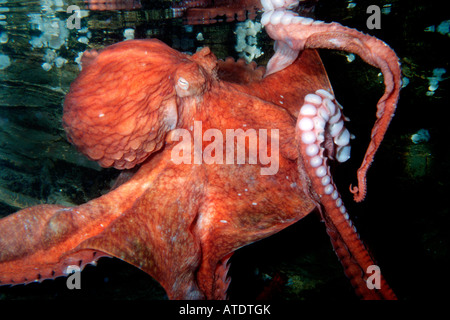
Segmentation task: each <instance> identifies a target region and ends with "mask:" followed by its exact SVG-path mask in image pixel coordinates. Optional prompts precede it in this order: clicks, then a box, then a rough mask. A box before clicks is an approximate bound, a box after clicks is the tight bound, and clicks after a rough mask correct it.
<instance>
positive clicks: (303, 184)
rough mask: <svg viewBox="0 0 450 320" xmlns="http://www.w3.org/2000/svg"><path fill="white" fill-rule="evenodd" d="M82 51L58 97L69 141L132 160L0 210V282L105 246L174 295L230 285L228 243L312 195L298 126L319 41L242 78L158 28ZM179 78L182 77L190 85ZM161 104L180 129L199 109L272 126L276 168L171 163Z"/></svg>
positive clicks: (307, 202) (52, 273)
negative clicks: (61, 201)
mask: <svg viewBox="0 0 450 320" xmlns="http://www.w3.org/2000/svg"><path fill="white" fill-rule="evenodd" d="M84 64H85V66H84V68H83V71H82V72H81V74H80V76H79V77H78V79H77V80H76V81H75V82H74V83H73V84H72V86H71V90H70V92H69V94H68V95H67V98H66V101H65V109H64V117H63V122H64V127H65V128H66V131H67V134H68V137H69V139H70V141H72V142H73V143H75V144H76V145H77V147H78V148H79V150H80V151H81V152H83V153H85V154H86V155H88V156H89V157H90V158H91V159H94V160H97V161H98V162H99V163H100V164H102V165H104V166H110V165H114V166H115V167H117V168H128V167H132V166H135V165H136V164H138V163H141V165H140V168H139V170H138V171H137V173H136V174H135V175H134V176H133V177H132V178H131V179H130V180H128V181H127V182H125V183H123V184H122V185H121V186H119V187H118V188H116V189H114V190H112V191H111V192H109V193H108V194H106V195H104V196H102V197H100V198H98V199H94V200H92V201H90V202H88V203H86V204H84V205H80V206H77V207H73V208H63V207H61V206H54V205H52V206H48V205H45V206H36V207H32V208H28V209H25V210H22V211H19V212H17V213H16V214H13V215H10V216H8V217H6V218H4V219H2V220H1V221H0V248H1V251H0V283H1V284H8V283H24V282H25V283H26V282H30V281H34V280H35V279H39V280H41V279H44V278H52V277H56V276H59V275H62V274H63V273H64V271H65V268H66V267H67V266H68V265H71V264H77V265H84V264H86V263H89V262H91V261H94V260H96V259H97V258H98V257H100V256H102V255H107V256H115V257H118V258H119V259H122V260H124V261H127V262H129V263H131V264H133V265H135V266H137V267H139V268H141V269H142V270H144V271H145V272H147V273H149V274H150V275H151V276H152V277H154V278H155V279H156V280H157V281H158V282H159V283H160V284H161V285H162V286H163V287H164V288H165V290H166V292H167V294H168V296H169V297H170V298H174V299H187V298H190V299H193V298H196V299H197V298H208V299H218V298H224V297H225V294H226V289H227V286H228V280H227V279H226V272H227V269H228V266H227V264H226V261H227V260H228V258H229V257H230V256H231V254H232V253H233V252H234V251H235V250H237V249H238V248H240V247H242V246H245V245H247V244H250V243H252V242H254V241H257V240H259V239H262V238H265V237H267V236H270V235H271V234H274V233H276V232H278V231H280V230H281V229H283V228H286V227H287V226H289V225H291V224H293V223H295V222H296V221H298V220H299V219H301V218H303V217H304V216H305V215H307V214H308V213H310V212H311V211H313V209H314V208H315V207H316V206H317V202H316V201H315V200H313V197H312V196H311V194H310V189H309V179H308V177H307V176H306V174H305V172H304V170H303V168H302V162H301V159H299V157H298V152H297V148H298V146H297V143H296V140H295V138H294V137H295V133H294V131H295V128H294V127H295V122H296V112H297V111H296V110H298V107H297V105H298V103H299V101H302V100H303V97H304V96H305V95H306V94H307V93H309V92H314V91H315V90H317V89H320V88H326V89H328V90H330V91H331V88H330V85H329V83H328V79H327V76H326V73H325V70H324V69H323V66H322V64H321V61H320V58H319V56H318V55H317V53H316V52H315V51H310V50H306V51H304V52H303V53H302V54H301V55H300V57H299V58H298V60H297V61H296V62H295V63H294V64H292V65H291V66H290V67H288V68H286V69H285V70H283V71H280V72H278V73H276V74H273V75H271V76H269V77H267V78H265V79H263V80H262V79H261V78H260V77H259V76H258V74H259V75H262V74H261V72H259V71H258V70H254V72H253V75H252V76H249V78H248V79H247V80H245V81H244V82H246V83H245V84H241V83H239V82H240V81H239V80H238V79H236V80H234V82H229V81H225V80H223V79H221V78H220V77H219V75H220V74H222V77H223V78H224V79H225V78H227V76H226V75H225V74H224V73H223V72H221V71H220V70H224V69H225V68H226V67H225V66H222V69H218V64H217V60H216V58H215V56H214V55H213V54H212V53H211V52H210V51H209V49H208V48H205V49H203V50H202V51H201V52H199V53H197V54H195V55H193V56H188V55H184V54H181V53H179V52H177V51H175V50H173V49H170V48H169V47H167V46H166V45H165V44H163V43H162V42H160V41H158V40H134V41H127V42H122V43H119V44H116V45H113V46H111V47H108V48H107V49H105V50H104V51H102V52H101V53H99V54H98V53H91V54H88V55H86V59H85V61H84ZM222 64H223V63H222ZM236 66H238V65H236V64H233V66H231V67H229V68H231V69H229V70H228V71H232V69H233V68H234V67H236ZM238 70H241V68H239V67H238ZM231 73H233V72H231ZM228 74H230V72H228ZM180 77H183V78H185V79H186V80H187V81H188V82H189V84H190V87H189V89H188V90H187V91H185V92H182V90H181V89H180V88H177V81H178V79H179V78H180ZM228 80H231V79H230V77H228ZM281 82H283V83H286V84H287V85H283V86H282V87H280V86H279V84H280V83H281ZM177 90H178V91H177ZM280 95H281V96H283V98H282V99H281V98H280ZM280 101H282V103H280ZM168 106H169V107H170V108H174V109H175V110H176V123H175V126H176V127H177V128H185V129H188V130H192V129H191V126H192V124H193V121H194V120H198V121H202V129H203V131H205V130H207V129H208V128H217V129H219V130H221V131H223V132H225V129H237V128H242V129H244V130H247V129H248V128H253V129H256V130H257V129H259V128H263V129H279V132H280V155H281V156H280V160H279V171H278V173H277V174H276V175H268V176H264V175H261V174H260V169H261V166H262V165H261V164H256V165H249V164H246V165H237V164H211V165H210V164H201V165H194V164H180V165H176V164H174V163H173V162H172V161H171V149H172V148H173V147H174V145H175V143H174V142H172V141H170V139H168V137H169V136H170V134H169V133H170V131H171V129H173V128H174V127H175V126H174V125H173V123H172V121H173V119H174V118H173V114H171V113H170V112H167V108H168ZM99 114H103V116H101V117H99ZM269 133H270V132H269ZM166 140H167V141H166ZM136 141H138V142H137V143H136ZM152 141H153V142H154V146H155V147H154V148H153V149H151V148H147V147H146V146H148V144H149V143H151V142H152ZM204 146H205V144H204ZM204 146H203V147H204ZM150 149H151V150H150ZM118 152H119V153H120V154H122V155H121V156H119V155H118V154H117V153H118ZM230 177H237V178H231V179H230ZM224 221H226V222H224ZM28 237H31V238H28ZM23 238H26V239H27V240H26V241H23ZM17 248H20V250H18V249H17Z"/></svg>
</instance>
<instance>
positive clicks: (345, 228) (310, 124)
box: [296, 90, 395, 299]
mask: <svg viewBox="0 0 450 320" xmlns="http://www.w3.org/2000/svg"><path fill="white" fill-rule="evenodd" d="M296 138H297V141H298V142H299V146H300V147H299V149H300V154H301V156H302V157H301V159H303V161H302V162H301V163H300V164H299V165H301V166H302V167H304V169H305V170H306V172H307V174H308V176H309V177H310V179H311V185H312V190H313V193H315V194H316V195H315V197H316V201H317V202H318V203H321V205H322V207H323V208H324V209H325V212H324V213H323V214H322V217H323V220H324V222H325V224H326V227H327V233H328V234H329V236H330V238H331V243H332V245H333V247H334V249H335V252H336V254H337V256H338V257H339V260H340V261H341V263H342V265H343V266H344V271H345V274H346V275H347V277H348V278H349V279H350V282H351V283H352V285H353V287H354V288H355V291H356V293H357V294H358V295H360V296H361V297H363V298H364V299H380V298H382V299H395V295H394V293H393V291H392V290H391V288H390V287H389V285H388V284H387V282H386V281H385V280H384V278H382V277H381V280H380V282H381V288H380V289H379V290H373V289H369V288H368V286H367V284H366V281H367V279H368V277H369V275H368V268H369V267H370V266H372V265H375V262H374V260H373V259H372V257H371V256H370V255H369V252H368V250H367V249H366V247H365V245H364V243H363V242H362V241H361V240H360V238H359V235H358V233H357V232H356V228H355V227H354V225H353V223H352V221H351V220H350V217H349V215H348V213H347V209H346V208H345V206H344V204H343V201H342V199H341V196H340V195H339V192H338V191H337V188H336V185H335V184H334V182H333V177H332V175H331V173H330V168H329V166H328V161H329V159H330V157H329V156H328V154H330V152H329V150H330V149H331V150H333V149H334V150H336V152H335V153H336V159H337V160H338V161H341V162H342V161H345V160H347V159H348V158H349V151H350V147H349V141H350V134H349V132H348V130H347V129H345V127H344V116H343V115H342V114H341V112H340V108H339V107H338V106H337V103H336V102H335V101H334V97H333V95H332V94H330V93H329V92H327V91H325V90H317V91H316V92H315V94H308V95H307V96H306V97H305V102H304V104H303V106H302V107H301V109H300V113H299V117H298V120H297V126H296ZM330 138H331V141H327V140H330ZM330 145H331V146H330ZM380 276H381V275H380Z"/></svg>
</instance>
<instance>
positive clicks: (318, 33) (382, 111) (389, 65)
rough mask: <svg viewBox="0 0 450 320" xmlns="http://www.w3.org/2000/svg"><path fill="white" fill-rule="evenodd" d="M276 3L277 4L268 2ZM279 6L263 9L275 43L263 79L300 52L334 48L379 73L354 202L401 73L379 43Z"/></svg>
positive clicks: (393, 102) (362, 192)
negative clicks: (382, 89) (377, 95)
mask: <svg viewBox="0 0 450 320" xmlns="http://www.w3.org/2000/svg"><path fill="white" fill-rule="evenodd" d="M272 2H279V1H272ZM285 7H286V4H283V6H281V7H276V6H272V9H271V8H270V7H268V9H269V10H267V9H266V12H265V13H264V15H263V17H262V19H261V22H262V24H263V25H265V27H266V30H267V33H268V34H269V35H270V36H271V38H272V39H274V40H276V53H275V55H274V57H273V58H272V59H271V61H270V62H269V64H268V68H267V72H266V76H267V75H270V74H271V73H274V72H277V71H279V70H281V69H283V68H285V67H286V66H288V65H290V64H291V63H292V62H293V61H294V60H295V59H296V57H297V55H298V53H299V52H300V51H301V50H304V49H307V48H312V49H319V48H324V49H335V50H344V51H348V52H352V53H355V54H357V55H359V56H360V57H361V58H362V59H363V60H364V61H366V62H367V63H368V64H370V65H373V66H375V67H377V68H379V69H380V70H381V72H382V73H383V76H384V83H385V92H384V94H383V96H382V97H381V98H380V100H379V101H378V103H377V113H376V115H377V120H376V122H375V124H374V127H373V129H372V133H371V141H370V143H369V146H368V148H367V151H366V154H365V156H364V159H363V162H362V164H361V167H360V168H359V169H358V173H357V177H358V186H357V187H353V188H351V192H352V193H354V199H355V201H357V202H359V201H362V200H363V199H364V197H365V194H366V174H367V170H368V169H369V167H370V164H371V163H372V161H373V158H374V156H375V153H376V151H377V149H378V147H379V146H380V144H381V141H382V140H383V137H384V134H385V133H386V130H387V128H388V126H389V123H390V121H391V119H392V117H393V115H394V112H395V109H396V106H397V101H398V97H399V92H400V88H401V70H400V64H399V61H398V58H397V56H396V54H395V53H394V51H393V50H392V49H391V48H390V47H389V46H388V45H387V44H386V43H384V42H383V41H381V40H378V39H376V38H375V37H372V36H369V35H367V34H363V33H361V32H359V31H357V30H355V29H350V28H347V27H344V26H342V25H340V24H338V23H325V22H323V21H314V20H313V19H310V18H304V17H299V16H297V15H296V14H295V13H293V12H290V11H287V10H285Z"/></svg>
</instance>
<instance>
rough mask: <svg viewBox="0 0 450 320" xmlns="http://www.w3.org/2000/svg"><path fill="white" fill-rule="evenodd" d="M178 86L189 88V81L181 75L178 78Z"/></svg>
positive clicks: (184, 88)
mask: <svg viewBox="0 0 450 320" xmlns="http://www.w3.org/2000/svg"><path fill="white" fill-rule="evenodd" d="M178 87H179V88H180V89H182V90H187V89H189V82H188V81H187V80H186V79H185V78H183V77H180V78H179V79H178Z"/></svg>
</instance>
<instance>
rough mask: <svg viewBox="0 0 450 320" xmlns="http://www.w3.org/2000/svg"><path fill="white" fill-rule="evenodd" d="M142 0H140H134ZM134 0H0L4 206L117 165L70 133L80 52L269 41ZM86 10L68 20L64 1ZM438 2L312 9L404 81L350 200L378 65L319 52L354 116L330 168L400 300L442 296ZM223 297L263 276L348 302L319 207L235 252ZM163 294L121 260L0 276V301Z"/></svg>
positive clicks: (69, 196) (242, 27) (78, 184)
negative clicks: (375, 50)
mask: <svg viewBox="0 0 450 320" xmlns="http://www.w3.org/2000/svg"><path fill="white" fill-rule="evenodd" d="M136 2H139V1H136ZM139 3H140V4H141V6H140V8H137V9H121V10H103V11H99V10H93V9H89V8H88V7H87V6H86V4H85V2H84V1H67V0H40V1H12V0H0V217H3V216H6V215H8V214H11V213H13V212H15V211H18V210H20V209H22V208H26V207H29V206H32V205H36V204H39V203H58V204H63V205H74V204H81V203H85V202H87V201H89V200H90V199H93V198H96V197H98V196H100V195H101V194H104V193H106V192H107V191H108V190H109V189H110V188H111V186H112V184H113V182H114V179H115V178H116V177H117V175H118V173H119V172H118V171H117V170H115V169H103V168H101V167H100V166H98V165H97V164H96V163H94V162H91V161H89V160H88V159H87V158H85V157H84V156H83V155H81V154H79V153H78V152H77V151H76V149H75V148H74V147H73V146H72V145H71V144H70V143H69V142H67V140H66V136H65V132H64V130H63V128H62V125H61V117H62V104H63V100H64V96H65V94H66V93H67V92H68V90H69V86H70V83H71V82H72V81H73V80H74V79H75V78H76V76H77V75H78V73H79V72H80V57H81V54H82V53H83V52H84V51H85V50H89V49H100V48H103V47H105V46H107V45H110V44H113V43H117V42H119V41H124V40H127V39H133V38H134V39H144V38H158V39H160V40H162V41H164V42H165V43H166V44H168V45H169V46H171V47H173V48H175V49H177V50H179V51H182V52H187V53H195V52H196V51H197V49H198V48H200V47H203V46H209V47H210V48H211V50H212V51H213V52H214V53H215V54H216V56H217V57H218V58H221V59H225V58H226V57H229V56H231V57H234V58H235V59H237V58H238V57H243V58H245V59H246V60H247V61H256V62H257V63H258V64H261V65H265V64H266V63H267V61H268V59H270V57H271V55H272V54H273V49H272V46H273V41H272V40H271V39H270V38H269V37H268V36H267V35H266V33H265V31H264V29H261V28H260V27H259V21H260V18H261V13H259V14H258V15H257V17H256V19H253V20H247V21H244V22H239V21H231V22H225V21H222V22H218V23H214V24H207V25H189V24H187V23H186V21H185V20H183V18H182V17H180V18H174V17H173V11H172V1H162V0H161V1H144V0H141V1H140V2H139ZM371 4H376V5H378V6H379V7H380V8H382V16H381V28H380V29H374V30H373V29H368V27H367V24H366V22H367V19H368V17H369V14H367V12H366V9H367V7H368V6H369V5H371ZM71 5H75V6H77V7H78V8H80V9H81V11H80V12H81V16H80V19H79V22H80V25H79V26H78V27H77V28H71V25H70V22H71V20H70V17H71V15H72V13H73V12H70V13H69V12H68V11H67V9H68V8H69V6H71ZM440 5H441V4H440V2H439V1H407V0H393V1H347V0H335V1H326V0H323V1H319V3H318V4H317V7H316V11H315V16H316V18H317V19H320V20H324V21H326V22H331V21H336V22H339V23H341V24H343V25H346V26H349V27H353V28H356V29H358V30H360V31H363V32H365V33H368V34H371V35H374V36H376V37H378V38H380V39H382V40H383V41H385V42H386V43H387V44H389V45H390V46H391V48H393V49H394V51H396V53H397V55H398V56H399V58H400V61H401V63H402V74H403V85H404V88H403V89H402V91H401V95H400V100H399V104H398V107H397V112H396V116H395V117H394V119H393V122H392V124H391V126H390V128H389V130H388V132H387V135H386V137H385V140H384V141H383V143H382V145H381V148H380V150H379V151H378V153H377V155H376V157H375V161H374V163H373V165H372V167H371V169H370V170H369V174H368V195H367V198H366V200H365V201H364V202H362V203H358V204H357V203H354V202H353V200H352V196H351V194H350V192H349V191H348V186H349V185H350V184H352V183H353V184H354V183H355V181H356V178H355V177H356V170H357V168H358V167H359V165H360V162H361V159H362V157H363V154H364V150H365V148H366V146H367V143H368V140H369V139H370V130H371V127H372V125H373V122H374V121H375V105H376V102H377V100H378V99H379V97H380V96H381V95H382V92H383V89H384V88H383V82H382V80H383V79H382V76H380V75H379V71H378V70H377V69H375V68H372V67H370V66H367V65H366V64H365V63H364V62H362V61H361V60H360V59H359V58H357V57H354V56H352V55H348V54H346V53H343V52H331V51H327V50H321V51H320V53H321V57H322V59H323V62H324V65H325V67H326V69H327V72H328V74H329V78H330V81H331V84H332V86H333V89H334V92H335V94H336V97H337V100H338V101H339V102H340V103H341V104H342V105H343V106H344V112H345V114H346V116H348V117H349V118H350V119H351V122H350V123H349V130H350V132H351V133H352V134H354V135H355V136H356V139H355V140H353V141H352V158H351V160H350V161H348V162H347V163H345V164H341V165H339V166H338V167H336V168H335V173H334V176H335V180H336V183H337V185H338V187H339V189H340V192H341V194H342V196H343V199H344V202H345V203H346V207H347V208H348V211H349V213H350V216H351V218H352V220H353V221H354V222H355V225H356V227H357V228H358V231H359V233H360V234H361V237H362V239H364V241H365V242H366V243H367V244H368V246H369V248H370V249H371V251H372V253H373V255H374V256H375V258H376V260H377V261H378V263H379V264H380V266H381V268H382V272H383V273H384V275H385V277H386V278H387V280H388V282H389V284H390V285H391V287H392V288H393V290H394V291H395V292H396V294H397V295H398V297H399V298H400V299H405V300H414V299H442V298H445V297H442V296H441V295H440V293H439V290H438V289H439V288H440V287H445V286H446V285H448V284H449V281H448V277H446V270H447V268H446V267H447V262H448V260H449V259H448V257H449V252H448V251H449V249H448V248H449V241H448V232H447V227H448V225H449V224H450V219H449V217H450V215H449V207H450V206H449V204H448V201H447V196H448V194H449V193H448V191H449V180H450V170H449V168H450V151H449V148H448V145H449V144H448V139H446V138H447V136H448V133H447V128H448V120H447V119H445V114H446V113H445V111H446V110H448V106H449V105H450V103H449V102H450V101H449V96H448V89H449V81H448V79H449V74H450V73H449V70H450V67H449V59H448V51H446V50H447V48H448V47H449V41H450V33H449V25H450V15H449V14H448V12H446V11H445V10H439V7H440ZM230 275H231V278H232V282H231V285H230V289H229V293H230V298H232V299H233V298H236V299H238V298H250V299H254V298H255V297H256V296H257V295H258V294H259V293H260V292H261V291H263V290H264V288H266V287H270V286H271V283H272V282H271V280H272V279H274V278H277V277H280V276H281V278H282V279H283V281H281V282H280V283H281V284H280V285H279V286H278V287H277V288H276V290H277V294H276V298H277V299H282V300H297V299H299V300H323V299H325V300H327V299H329V300H347V299H348V300H355V299H356V297H355V296H354V293H353V289H352V288H351V286H350V284H349V283H348V281H347V279H346V278H345V276H344V273H343V272H342V267H341V265H340V263H339V262H338V261H337V259H336V256H335V254H334V253H333V250H332V247H331V245H330V242H329V239H328V236H327V234H326V232H325V229H324V226H323V224H321V223H320V222H319V217H318V215H317V214H310V215H309V216H307V217H306V218H305V219H303V220H301V221H299V222H298V223H296V224H295V225H293V226H291V227H289V228H287V229H286V230H284V231H282V232H280V233H278V234H276V235H274V236H272V237H270V238H267V239H264V240H262V241H260V242H258V243H255V244H253V245H250V246H248V247H245V248H243V249H240V250H239V251H238V252H237V253H236V254H235V255H234V256H233V258H232V259H231V269H230ZM36 298H37V299H52V298H61V299H107V298H111V299H165V298H166V296H165V293H164V291H163V290H162V288H161V287H160V286H159V285H158V284H157V283H156V282H155V281H153V280H152V279H151V277H150V276H148V275H147V274H145V273H143V272H142V271H140V270H138V269H136V268H134V267H132V266H129V265H128V264H126V263H123V262H121V261H119V260H117V259H104V260H100V261H99V263H98V266H97V267H91V266H89V267H87V268H86V270H85V271H83V287H82V289H81V290H75V291H73V290H72V291H71V290H68V289H67V287H66V285H65V279H64V278H59V279H56V280H46V281H44V282H43V283H41V284H30V285H27V286H15V287H11V288H10V287H0V299H36Z"/></svg>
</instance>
